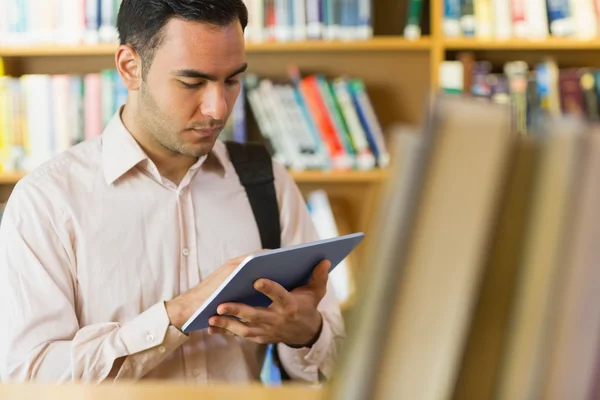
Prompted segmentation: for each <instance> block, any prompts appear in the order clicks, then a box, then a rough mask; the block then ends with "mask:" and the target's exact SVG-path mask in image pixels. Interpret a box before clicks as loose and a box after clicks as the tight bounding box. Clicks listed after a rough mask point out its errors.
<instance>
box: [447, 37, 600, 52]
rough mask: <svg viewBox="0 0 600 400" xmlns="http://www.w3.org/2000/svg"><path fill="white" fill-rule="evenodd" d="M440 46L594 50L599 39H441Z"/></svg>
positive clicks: (462, 48)
mask: <svg viewBox="0 0 600 400" xmlns="http://www.w3.org/2000/svg"><path fill="white" fill-rule="evenodd" d="M442 46H443V47H444V48H445V49H446V50H499V51H514V50H532V51H536V50H594V49H600V38H599V39H592V40H580V39H573V38H548V39H540V40H536V39H507V40H498V39H491V40H483V39H476V38H473V39H469V38H460V39H443V40H442Z"/></svg>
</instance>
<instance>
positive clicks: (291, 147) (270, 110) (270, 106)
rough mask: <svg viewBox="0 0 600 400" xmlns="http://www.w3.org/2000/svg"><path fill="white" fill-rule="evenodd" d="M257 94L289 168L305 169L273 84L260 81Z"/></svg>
mask: <svg viewBox="0 0 600 400" xmlns="http://www.w3.org/2000/svg"><path fill="white" fill-rule="evenodd" d="M258 92H259V94H260V96H261V100H262V101H263V104H264V105H265V111H266V112H267V114H268V115H267V118H269V119H270V120H271V121H273V125H274V127H275V129H274V130H273V132H272V135H273V136H274V137H276V138H277V141H278V142H279V143H281V145H282V150H283V152H284V155H285V158H286V159H287V160H289V161H290V168H291V169H293V170H297V171H301V170H304V169H306V168H307V166H306V163H305V162H304V160H303V157H302V155H301V153H300V145H299V143H298V140H297V138H296V137H295V135H294V134H293V129H291V127H290V125H291V124H290V121H289V120H288V118H287V115H285V114H284V113H283V111H282V108H281V102H280V100H279V99H278V97H277V95H276V93H275V92H274V90H273V82H271V81H270V80H269V79H262V80H261V81H260V82H259V84H258Z"/></svg>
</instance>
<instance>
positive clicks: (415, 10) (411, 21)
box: [404, 0, 423, 39]
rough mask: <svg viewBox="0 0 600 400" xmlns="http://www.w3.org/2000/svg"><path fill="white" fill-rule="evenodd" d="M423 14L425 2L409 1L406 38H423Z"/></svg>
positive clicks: (420, 0)
mask: <svg viewBox="0 0 600 400" xmlns="http://www.w3.org/2000/svg"><path fill="white" fill-rule="evenodd" d="M422 14H423V0H409V2H408V15H407V17H406V26H405V27H404V37H406V38H407V39H419V38H420V37H421V19H422Z"/></svg>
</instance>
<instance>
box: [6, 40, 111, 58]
mask: <svg viewBox="0 0 600 400" xmlns="http://www.w3.org/2000/svg"><path fill="white" fill-rule="evenodd" d="M116 49H117V45H116V44H112V43H107V44H98V45H77V46H59V45H36V46H18V47H17V46H14V47H12V46H7V47H0V57H46V56H61V57H62V56H67V57H69V56H111V55H114V54H115V50H116Z"/></svg>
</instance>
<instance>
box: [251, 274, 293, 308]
mask: <svg viewBox="0 0 600 400" xmlns="http://www.w3.org/2000/svg"><path fill="white" fill-rule="evenodd" d="M254 288H255V289H256V290H258V291H259V292H261V293H262V294H264V295H265V296H267V297H268V298H269V299H271V301H273V304H274V305H275V306H276V307H282V308H285V307H287V306H288V305H289V304H291V303H292V302H293V299H292V295H291V294H290V292H288V291H287V290H286V289H285V288H284V287H283V286H281V285H280V284H279V283H277V282H275V281H271V280H269V279H259V280H257V281H256V282H255V283H254Z"/></svg>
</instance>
